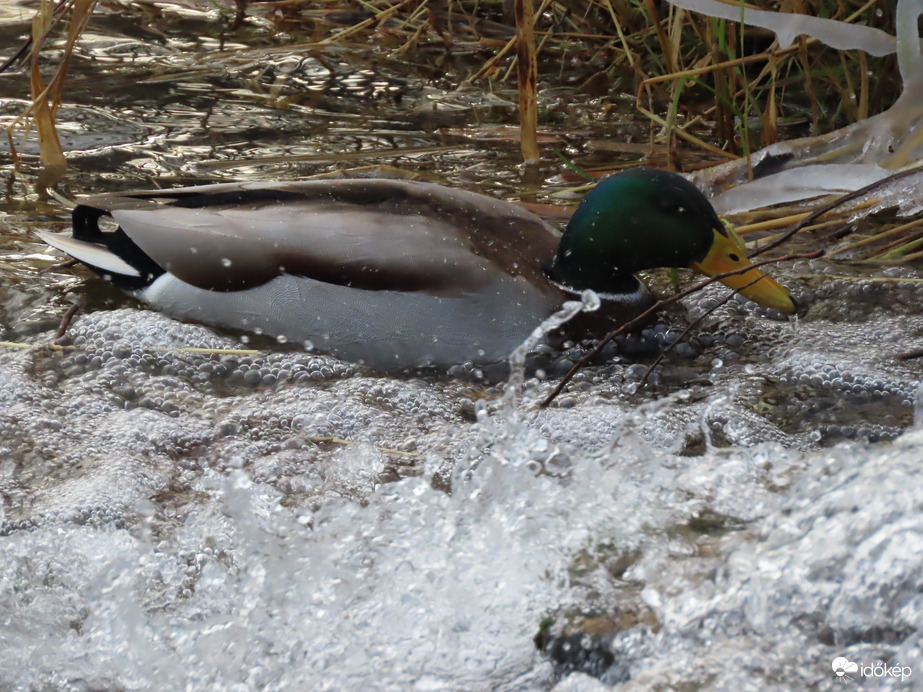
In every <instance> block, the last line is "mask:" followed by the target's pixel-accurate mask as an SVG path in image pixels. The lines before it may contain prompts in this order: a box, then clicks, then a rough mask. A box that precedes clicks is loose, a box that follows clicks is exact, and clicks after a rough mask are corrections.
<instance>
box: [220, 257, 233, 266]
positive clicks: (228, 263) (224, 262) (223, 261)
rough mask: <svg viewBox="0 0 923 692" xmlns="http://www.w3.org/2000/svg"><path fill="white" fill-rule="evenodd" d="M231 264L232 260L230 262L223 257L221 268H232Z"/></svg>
mask: <svg viewBox="0 0 923 692" xmlns="http://www.w3.org/2000/svg"><path fill="white" fill-rule="evenodd" d="M231 264H232V262H231V260H229V259H228V258H227V257H222V258H221V266H222V267H230V266H231Z"/></svg>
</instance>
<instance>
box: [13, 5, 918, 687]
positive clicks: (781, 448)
mask: <svg viewBox="0 0 923 692" xmlns="http://www.w3.org/2000/svg"><path fill="white" fill-rule="evenodd" d="M153 11H154V10H153V9H151V8H150V7H148V8H146V9H145V8H142V7H141V6H134V7H133V9H132V10H131V11H130V12H129V11H128V10H124V11H120V12H116V11H114V10H110V9H108V8H101V10H100V13H99V16H98V17H97V18H96V19H95V20H94V22H93V23H92V24H91V26H90V30H89V32H88V34H87V37H86V40H85V41H84V42H83V43H82V44H81V48H80V51H79V53H78V55H77V56H76V57H75V59H74V63H73V65H72V75H71V77H70V79H69V81H68V87H67V91H66V100H65V104H64V105H63V106H62V108H61V111H60V114H59V120H60V123H61V132H62V141H63V143H64V146H65V149H66V150H68V152H69V155H70V158H69V160H70V163H71V166H72V171H71V174H70V176H69V178H68V180H67V184H68V185H69V187H70V189H71V191H72V192H74V193H83V192H87V193H89V192H100V191H105V190H116V189H127V188H130V187H139V186H142V187H150V186H152V185H160V186H169V185H176V184H187V183H195V182H206V181H214V180H230V179H244V178H247V179H271V178H295V177H303V176H306V175H313V174H318V173H325V172H329V171H331V170H339V169H343V168H347V167H352V166H366V165H376V166H377V165H381V164H388V165H396V166H399V167H400V168H401V169H402V170H404V171H410V172H413V173H415V174H418V175H425V176H428V177H430V178H431V179H435V180H438V181H441V182H445V183H447V184H453V185H460V186H465V187H469V188H474V189H479V190H482V191H484V192H487V193H489V194H492V195H495V196H498V197H504V198H509V199H516V198H519V197H525V198H529V197H530V196H532V195H533V191H534V195H535V196H536V197H537V198H538V199H540V200H544V201H549V200H552V199H554V198H553V194H554V193H555V192H557V191H559V190H561V189H563V188H565V187H566V186H567V184H568V183H566V181H562V179H561V177H560V175H559V171H558V169H557V167H556V166H555V165H553V164H552V163H551V162H550V161H549V162H547V166H546V168H545V169H543V170H542V172H541V175H540V176H539V178H538V179H537V180H526V179H524V176H525V175H526V174H525V173H523V172H521V171H520V170H519V169H517V168H516V167H515V161H516V154H517V152H516V148H517V145H516V143H515V141H514V139H515V138H514V136H513V135H511V134H510V131H508V130H507V129H505V127H506V126H507V125H508V124H510V123H511V122H513V121H514V119H515V118H514V112H513V110H512V108H511V106H510V100H509V99H510V98H511V93H510V92H508V91H503V90H500V89H498V90H495V91H493V92H491V93H489V94H487V93H485V92H484V90H483V89H481V88H480V87H478V88H470V89H465V90H462V91H456V90H455V85H456V84H457V82H458V81H460V79H461V78H462V77H463V76H464V75H465V74H466V73H467V71H468V70H470V69H472V66H474V67H473V69H476V68H477V67H478V66H479V65H480V64H481V62H482V60H481V58H480V57H479V56H477V55H475V54H474V53H465V52H464V51H460V52H459V53H457V54H447V53H446V52H445V51H444V50H439V51H437V50H435V49H430V50H429V52H427V51H426V50H425V49H424V50H422V52H420V53H414V54H413V55H412V56H411V57H410V58H408V61H407V62H400V61H398V60H396V59H389V58H386V57H384V56H382V55H378V56H377V57H376V56H375V55H373V54H370V53H369V51H368V50H366V48H367V45H366V44H361V45H360V46H359V47H357V46H351V47H349V48H348V49H347V48H336V49H334V48H329V49H326V50H324V51H317V50H315V51H314V52H313V53H312V52H310V51H307V52H306V51H304V50H297V49H290V48H289V49H286V48H284V47H282V48H279V49H278V51H277V52H274V53H272V54H259V55H257V54H255V53H252V52H251V51H252V47H253V46H264V47H270V46H274V45H281V44H284V39H283V38H281V37H280V35H279V25H278V24H277V23H276V22H274V21H270V19H269V15H268V14H265V15H262V16H260V15H257V17H256V18H255V19H254V20H253V21H251V22H250V23H248V24H245V25H244V27H243V28H241V29H239V30H233V31H232V30H231V29H230V26H231V22H232V19H233V16H232V14H228V15H227V16H224V17H222V16H220V14H219V13H218V11H217V10H215V9H214V8H212V6H210V5H209V6H208V8H207V9H205V10H203V9H202V6H201V5H196V4H195V3H188V4H187V5H171V4H161V5H160V10H159V12H161V15H160V16H159V17H157V22H156V23H154V24H151V18H152V15H147V14H145V13H146V12H153ZM260 11H261V12H263V11H265V12H267V13H268V12H269V10H260ZM30 12H31V4H30V3H27V2H21V3H8V4H4V6H3V7H2V8H0V46H5V48H3V49H2V52H0V57H5V56H7V55H9V54H11V53H12V52H13V50H15V45H16V43H17V41H18V40H20V39H22V38H23V37H24V36H25V35H26V33H27V31H28V29H27V24H26V23H25V22H26V21H27V20H28V19H29V17H30ZM286 26H287V31H289V32H290V38H291V39H292V40H295V41H302V42H307V41H313V40H317V38H318V36H319V35H320V36H323V35H327V34H329V32H330V31H335V30H338V29H339V28H342V26H338V27H337V28H333V29H332V28H331V27H330V25H327V24H324V23H322V22H320V20H319V19H318V18H316V17H313V16H306V17H303V18H301V19H299V20H298V21H297V22H295V23H294V24H291V25H286ZM318 32H320V33H318ZM323 32H327V33H323ZM380 40H382V41H385V42H387V41H389V40H392V37H388V36H385V37H384V38H381V39H380ZM360 48H361V49H360ZM219 49H220V51H219ZM577 77H585V75H577V76H575V78H574V79H576V78H577ZM26 91H27V77H26V75H24V74H23V73H14V74H9V75H3V76H0V119H3V121H4V122H9V121H10V120H11V119H12V118H14V117H15V116H16V114H18V113H19V112H20V110H21V109H22V107H23V101H22V99H23V98H25V96H26ZM542 98H543V100H544V102H545V105H546V107H547V108H548V109H549V110H552V109H553V110H555V111H556V112H558V113H559V114H560V115H559V116H558V117H559V118H560V120H558V121H557V122H558V125H556V127H558V129H557V130H555V133H553V135H554V137H555V143H556V145H557V146H560V147H561V148H562V149H564V150H565V151H567V152H568V153H569V154H570V155H572V156H579V157H583V158H582V159H581V160H582V161H589V162H592V161H593V160H594V158H599V157H600V156H601V154H600V152H604V151H606V144H607V143H610V144H611V143H613V142H616V141H618V142H620V141H623V140H624V139H626V138H629V139H631V138H633V137H637V138H638V139H637V140H636V141H642V142H643V141H644V137H645V134H644V133H645V128H644V127H643V126H640V125H637V124H633V123H631V122H630V121H629V120H626V119H625V117H626V116H625V115H624V114H625V113H626V112H627V108H626V107H624V106H623V105H622V99H621V98H620V97H619V96H618V95H617V94H613V95H611V96H610V97H609V98H604V99H602V101H599V100H592V99H588V98H586V97H580V99H577V98H576V97H573V96H572V94H571V92H570V91H568V92H565V91H562V90H559V91H556V90H554V89H547V90H545V91H544V92H543V96H542ZM603 111H605V112H606V113H607V114H608V115H606V116H605V117H600V116H599V113H601V112H603ZM18 149H19V151H20V152H21V153H22V154H23V156H24V160H23V165H22V167H21V168H20V169H19V170H18V171H14V168H13V166H12V163H11V162H10V160H9V158H0V163H2V169H0V171H2V172H0V175H2V176H3V180H4V182H5V183H6V189H7V190H8V193H7V196H6V197H5V198H4V199H3V200H2V201H0V253H2V255H0V328H2V330H3V334H2V338H3V339H4V340H6V341H7V342H15V344H19V346H15V345H13V344H7V345H4V346H3V347H0V403H2V405H0V547H2V549H0V565H2V569H0V689H22V690H29V689H68V690H78V689H79V690H86V689H178V688H186V689H330V690H343V689H357V690H358V689H393V690H406V689H419V690H441V689H445V690H481V689H497V690H533V689H535V690H539V689H552V688H553V689H555V690H558V692H561V691H564V690H571V691H578V692H589V691H592V690H598V689H610V688H615V689H620V690H651V689H690V690H693V689H694V690H700V689H701V690H801V689H830V690H833V689H841V687H842V686H844V685H845V684H849V685H851V686H853V687H857V688H864V689H865V688H867V689H877V688H881V689H911V688H914V687H915V683H916V681H915V680H914V678H913V677H911V678H909V679H904V680H901V679H900V678H899V677H893V676H884V677H875V676H874V672H875V670H876V668H875V665H876V664H878V665H879V666H880V667H879V668H878V669H877V670H879V671H880V670H885V669H886V668H885V664H886V665H887V666H888V668H887V670H889V671H892V672H893V670H895V669H896V668H895V667H896V666H898V665H900V667H901V669H902V670H903V668H905V667H906V668H909V669H911V670H912V671H913V673H915V674H916V675H917V676H923V654H921V648H920V640H919V632H920V627H921V619H923V601H921V597H920V589H919V574H920V573H921V564H920V563H921V560H923V526H921V519H920V508H921V507H923V478H921V470H920V469H921V464H920V461H921V455H920V452H919V449H920V443H921V437H920V435H921V433H920V432H919V431H915V430H911V431H910V432H905V431H906V430H908V428H909V427H910V426H911V425H912V422H913V416H914V409H915V402H916V399H917V389H918V382H919V365H918V364H917V363H916V362H915V361H907V362H901V361H898V360H897V359H896V358H895V356H896V355H897V354H898V353H901V352H902V351H907V350H910V349H911V348H913V347H915V346H918V342H917V341H916V340H917V339H918V338H919V335H920V334H923V318H921V310H920V308H919V306H920V302H921V288H920V283H919V279H920V277H919V275H918V273H917V272H916V271H914V270H912V269H890V270H886V271H884V272H880V273H879V274H878V279H876V280H875V281H872V280H870V279H868V278H863V276H862V275H861V274H859V270H856V269H852V268H850V267H845V266H831V265H827V264H825V263H822V262H813V263H807V262H803V263H800V264H796V265H793V266H788V267H785V268H784V269H783V270H782V272H781V273H782V275H783V281H784V282H785V283H787V284H788V285H790V286H792V287H793V289H794V292H795V294H796V297H797V298H798V299H799V300H800V302H802V303H804V304H805V305H806V306H807V309H806V311H805V313H804V314H803V315H802V316H801V317H800V318H799V319H797V320H792V321H776V320H775V319H772V317H773V316H772V315H771V314H769V313H767V312H766V311H763V310H759V309H755V308H753V307H752V306H749V305H746V304H743V303H742V302H731V303H730V304H728V305H727V306H724V307H722V308H720V309H719V310H717V311H716V312H715V313H714V314H713V315H712V316H710V317H708V318H707V319H706V322H705V325H704V326H703V328H702V329H700V330H699V331H698V332H697V333H696V334H695V335H694V336H692V337H691V338H690V339H689V341H688V343H687V344H685V345H684V346H683V347H682V348H678V349H677V351H676V352H675V353H673V354H671V355H670V356H668V358H667V359H666V361H665V363H664V365H663V366H661V367H660V368H659V369H658V370H657V371H656V372H655V374H654V377H653V378H652V382H653V384H652V385H651V386H648V387H646V388H645V389H643V390H642V391H641V392H640V393H637V394H634V393H632V391H633V389H634V385H636V384H637V382H638V380H639V379H640V377H641V375H642V373H643V371H644V369H645V367H646V366H645V365H644V364H645V363H648V362H650V358H651V356H650V350H651V348H652V347H653V346H655V345H656V344H658V343H664V342H670V341H672V340H674V339H675V338H676V337H677V336H678V334H679V332H680V328H679V327H677V326H676V325H678V324H681V323H682V321H683V319H684V318H683V316H682V315H672V316H667V317H665V318H664V321H663V322H662V323H661V324H658V325H656V326H654V327H652V328H650V329H649V330H648V331H647V332H646V333H645V334H644V335H643V336H642V337H641V338H634V339H631V340H629V341H628V342H627V343H623V344H622V345H621V346H620V349H621V350H620V352H619V354H615V353H610V354H609V358H608V360H607V361H606V362H605V363H603V364H601V365H597V366H595V367H593V368H590V369H588V370H587V371H585V372H584V373H581V374H580V375H578V376H577V378H576V379H575V381H574V383H573V385H572V386H571V387H570V388H569V389H568V390H567V392H566V393H565V394H564V395H563V396H562V398H560V399H559V400H558V402H557V403H556V405H554V406H553V407H551V408H550V409H547V410H539V409H538V407H537V402H538V401H540V400H541V398H543V397H544V396H545V395H547V393H548V392H549V391H550V390H551V388H552V386H553V385H554V379H551V380H539V379H535V378H527V379H526V380H525V382H524V383H523V384H522V387H521V389H520V390H519V391H518V395H519V396H518V397H517V398H515V399H513V398H511V397H506V398H504V396H503V383H502V382H485V381H483V380H481V379H478V378H477V377H476V376H474V375H473V374H472V373H467V374H464V373H458V374H456V376H454V377H448V376H435V375H427V376H419V377H412V376H407V377H384V376H379V375H376V374H375V373H369V372H365V371H362V370H361V369H359V368H357V367H356V366H353V365H351V364H347V363H342V362H338V361H336V360H333V359H330V358H327V357H324V356H323V355H317V354H311V353H306V352H304V351H303V350H300V349H297V348H293V347H290V346H288V345H281V344H275V343H272V342H268V341H264V340H249V341H247V342H244V341H242V340H241V337H240V336H239V335H229V334H220V333H216V332H214V331H213V330H210V329H208V328H205V327H201V326H197V325H186V324H181V323H178V322H175V321H172V320H169V319H167V318H165V317H163V316H161V315H158V314H156V313H151V312H148V311H146V310H144V309H143V308H141V307H140V306H138V305H136V304H134V303H132V302H131V301H129V300H128V299H126V298H124V297H123V296H122V295H121V294H119V293H118V292H117V291H115V290H113V289H111V287H108V286H107V285H106V284H104V283H103V282H100V281H98V280H95V279H92V278H90V277H89V275H88V274H87V273H86V272H83V271H81V270H66V269H65V270H54V271H51V272H46V273H40V270H41V269H45V268H47V267H48V266H49V265H50V264H52V262H53V261H54V260H55V259H56V258H54V257H53V256H52V255H51V253H50V252H49V251H47V250H46V249H45V248H44V247H43V246H42V245H41V244H40V243H38V242H36V241H35V240H34V238H33V237H32V236H31V235H30V232H31V230H32V229H38V228H41V229H54V230H59V229H64V228H65V227H66V224H67V216H68V215H67V212H66V210H65V209H63V208H62V207H60V206H59V205H57V204H56V203H49V202H44V201H41V200H38V199H37V198H36V197H35V196H34V195H33V194H32V192H31V189H30V183H31V181H32V180H34V177H35V173H36V170H37V169H36V161H35V159H34V152H35V149H34V145H33V144H31V143H30V140H28V139H26V140H25V142H24V143H22V146H19V147H18ZM398 150H400V151H398ZM6 156H7V155H6V154H5V153H2V152H0V157H6ZM549 158H550V157H549ZM519 189H525V190H526V192H525V193H520V192H519V191H518V190H519ZM720 295H722V293H721V289H718V288H715V289H714V291H712V292H710V293H708V294H707V295H705V296H702V297H700V298H697V299H695V300H692V301H689V302H688V303H687V306H686V307H687V310H688V314H689V315H690V316H696V315H698V314H701V312H702V311H703V310H705V309H706V308H708V307H710V306H711V305H713V302H712V301H713V300H714V299H715V298H716V297H718V296H720ZM73 298H80V299H82V300H83V301H84V302H85V308H84V309H83V310H82V311H81V313H80V314H79V315H78V317H77V319H76V320H75V322H74V323H73V325H72V326H71V328H70V331H69V337H68V342H67V343H68V348H65V349H53V348H51V347H48V346H43V345H42V344H48V342H49V341H50V340H51V338H52V336H53V332H54V329H55V327H56V325H57V321H58V319H59V318H60V315H61V314H62V312H63V310H64V309H65V308H66V306H67V305H68V304H69V302H70V300H71V299H73ZM687 319H688V318H687ZM194 348H199V349H201V348H211V349H232V350H228V351H225V352H222V353H217V354H211V353H202V352H199V351H193V350H190V349H194ZM233 349H237V350H236V351H235V350H233ZM240 349H253V350H255V351H256V352H255V353H251V352H247V351H240ZM569 355H571V356H575V355H576V354H569ZM561 367H563V365H562V366H561ZM840 656H844V657H846V658H848V659H849V660H850V661H853V662H857V663H858V664H863V665H870V666H872V668H871V673H872V674H870V675H861V674H860V673H856V674H852V673H851V675H852V677H853V678H856V679H854V680H852V681H846V682H845V683H844V682H843V681H842V680H838V679H837V677H836V675H835V673H834V671H833V669H832V667H831V663H832V661H833V660H834V659H835V658H837V657H840ZM860 671H861V669H860Z"/></svg>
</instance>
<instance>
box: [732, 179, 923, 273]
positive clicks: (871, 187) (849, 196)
mask: <svg viewBox="0 0 923 692" xmlns="http://www.w3.org/2000/svg"><path fill="white" fill-rule="evenodd" d="M921 172H923V166H917V167H915V168H908V169H907V170H904V171H899V172H897V173H895V174H894V175H889V176H888V177H887V178H882V179H881V180H877V181H875V182H874V183H872V184H871V185H866V186H865V187H863V188H860V189H858V190H853V191H852V192H849V193H847V194H845V195H843V196H842V197H838V198H836V199H835V200H833V201H832V202H830V203H829V204H825V205H824V206H822V207H820V208H818V209H815V210H814V211H813V212H811V213H810V214H808V215H807V216H805V217H804V218H803V219H801V221H799V222H798V223H796V224H795V225H794V226H793V227H792V229H791V230H789V231H786V232H785V233H783V234H782V235H780V236H779V237H778V238H776V239H775V240H774V241H772V242H771V243H769V244H768V245H765V246H764V247H761V248H757V249H756V250H755V251H754V252H753V253H751V254H750V257H756V256H757V255H761V254H763V253H764V252H766V251H767V250H772V249H773V248H776V247H779V246H780V245H781V244H782V243H784V242H785V241H787V240H788V239H789V238H791V237H792V236H793V235H795V234H796V233H797V232H798V231H800V230H801V229H802V228H804V227H805V226H807V225H809V224H810V223H811V222H812V221H814V220H815V219H817V218H819V217H821V216H823V215H824V214H826V213H827V212H828V211H830V210H832V209H836V208H837V207H839V206H842V205H843V204H845V203H846V202H849V201H850V200H854V199H856V198H857V197H861V196H862V195H865V194H868V193H869V192H874V191H875V190H877V189H878V188H880V187H882V186H884V185H886V184H888V183H893V182H895V181H897V180H902V179H903V178H907V177H909V176H911V175H913V174H914V173H921Z"/></svg>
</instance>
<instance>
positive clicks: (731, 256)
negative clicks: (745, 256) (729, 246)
mask: <svg viewBox="0 0 923 692" xmlns="http://www.w3.org/2000/svg"><path fill="white" fill-rule="evenodd" d="M728 257H730V258H731V261H732V262H740V257H738V256H737V255H735V254H734V253H733V252H732V253H731V254H730V255H728Z"/></svg>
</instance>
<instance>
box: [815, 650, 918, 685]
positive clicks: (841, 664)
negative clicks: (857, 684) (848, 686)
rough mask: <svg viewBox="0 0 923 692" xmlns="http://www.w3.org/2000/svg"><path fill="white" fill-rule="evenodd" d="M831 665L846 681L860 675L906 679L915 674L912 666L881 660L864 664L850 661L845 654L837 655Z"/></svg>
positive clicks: (837, 675)
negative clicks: (890, 663) (892, 663)
mask: <svg viewBox="0 0 923 692" xmlns="http://www.w3.org/2000/svg"><path fill="white" fill-rule="evenodd" d="M831 667H832V668H833V674H834V675H836V677H837V678H838V679H840V680H844V681H845V680H855V679H856V676H858V675H861V676H862V677H866V678H900V679H901V681H904V680H906V679H907V678H909V677H910V676H911V675H912V674H913V671H912V670H911V669H910V666H899V665H893V666H889V665H887V664H886V663H883V662H881V661H879V662H878V663H875V664H872V665H862V664H859V663H855V662H854V661H850V660H849V659H848V658H846V657H845V656H837V657H836V658H835V659H833V663H832V664H831Z"/></svg>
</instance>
